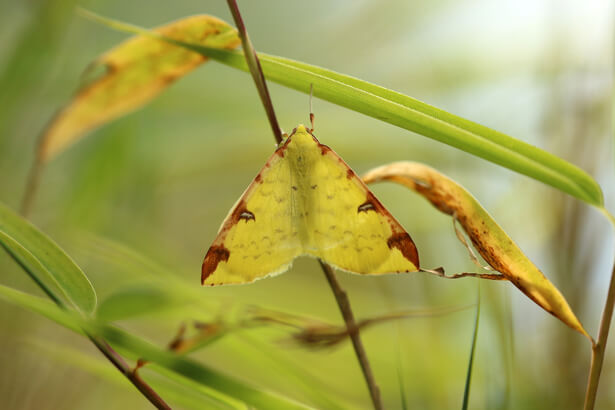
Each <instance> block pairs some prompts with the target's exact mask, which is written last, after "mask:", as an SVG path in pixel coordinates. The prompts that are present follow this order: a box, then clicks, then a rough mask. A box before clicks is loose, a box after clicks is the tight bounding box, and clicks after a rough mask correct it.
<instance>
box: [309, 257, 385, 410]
mask: <svg viewBox="0 0 615 410" xmlns="http://www.w3.org/2000/svg"><path fill="white" fill-rule="evenodd" d="M319 262H320V266H321V268H322V270H323V272H324V273H325V276H326V277H327V281H328V282H329V285H330V286H331V290H332V291H333V294H334V295H335V300H337V305H338V306H339V308H340V311H341V312H342V316H343V317H344V322H346V328H347V329H348V334H349V335H350V340H352V346H353V347H354V351H355V353H356V355H357V359H358V360H359V364H360V365H361V370H362V371H363V376H364V377H365V382H366V383H367V387H368V389H369V395H370V396H371V398H372V403H373V404H374V408H375V409H376V410H381V409H382V408H383V407H382V400H381V398H380V389H379V388H378V385H377V384H376V380H375V379H374V374H373V372H372V368H371V366H370V364H369V360H368V359H367V354H366V353H365V348H364V347H363V342H361V337H360V336H359V328H358V326H357V324H356V321H355V318H354V314H353V313H352V308H351V306H350V301H349V300H348V295H347V294H346V291H344V289H342V288H341V286H340V284H339V282H338V281H337V278H336V277H335V273H334V272H333V269H332V268H331V266H329V265H327V264H326V263H324V262H323V261H321V260H319Z"/></svg>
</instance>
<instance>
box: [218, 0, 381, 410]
mask: <svg viewBox="0 0 615 410" xmlns="http://www.w3.org/2000/svg"><path fill="white" fill-rule="evenodd" d="M227 3H228V6H229V9H230V10H231V14H232V15H233V19H234V20H235V24H236V25H237V29H238V30H239V36H240V37H241V44H242V46H243V53H244V55H245V57H246V62H247V64H248V67H249V68H250V73H251V74H252V78H253V79H254V83H255V85H256V88H257V90H258V94H259V95H260V97H261V102H262V103H263V106H264V107H265V111H266V112H267V118H268V119H269V124H270V125H271V130H272V131H273V136H274V138H275V140H276V142H277V143H278V144H279V143H280V142H282V130H281V129H280V126H279V125H278V120H277V118H276V116H275V110H274V108H273V103H272V102H271V96H270V95H269V91H268V89H267V83H266V82H265V76H264V75H263V70H262V68H261V65H260V62H259V61H258V57H257V55H256V51H255V50H254V47H253V46H252V43H251V42H250V38H249V37H248V32H247V30H246V27H245V25H244V23H243V19H242V18H241V13H240V12H239V7H238V6H237V1H236V0H227ZM310 114H311V113H310ZM320 266H321V267H322V270H323V271H324V273H325V276H326V277H327V280H328V281H329V285H331V290H332V291H333V294H334V295H335V299H336V300H337V304H338V306H339V308H340V310H341V312H342V316H343V317H344V321H345V322H346V328H347V330H348V334H349V335H350V338H351V340H352V345H353V346H354V350H355V353H356V354H357V359H358V360H359V364H360V365H361V369H362V370H363V375H364V376H365V381H366V382H367V386H368V388H369V393H370V396H371V398H372V402H373V403H374V408H375V409H377V410H380V409H382V402H381V400H380V390H379V389H378V386H377V385H376V382H375V380H374V375H373V373H372V370H371V367H370V364H369V360H368V359H367V355H366V354H365V349H364V348H363V343H362V342H361V339H360V337H359V329H358V327H357V324H356V322H355V319H354V314H353V313H352V308H351V307H350V302H349V301H348V296H347V295H346V292H345V291H344V290H343V289H342V288H341V287H340V285H339V283H338V282H337V279H336V278H335V273H334V272H333V269H331V267H330V266H329V265H327V264H326V263H324V262H322V261H320Z"/></svg>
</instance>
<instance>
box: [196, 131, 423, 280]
mask: <svg viewBox="0 0 615 410" xmlns="http://www.w3.org/2000/svg"><path fill="white" fill-rule="evenodd" d="M300 255H311V256H313V257H316V258H320V259H321V260H323V261H325V262H327V263H329V264H331V265H333V266H335V267H336V268H338V269H342V270H345V271H348V272H352V273H359V274H383V273H399V272H412V271H416V270H418V267H419V259H418V253H417V250H416V246H415V245H414V242H413V241H412V239H411V238H410V235H408V233H407V232H406V231H405V230H404V228H403V227H402V226H401V225H400V224H399V222H397V221H396V220H395V218H394V217H393V216H392V215H391V214H390V213H389V212H388V211H387V210H386V209H385V208H384V206H383V205H382V204H381V203H380V201H378V199H377V198H376V197H375V196H374V195H373V194H372V193H371V191H370V190H369V189H368V188H367V186H365V184H364V183H363V182H362V181H361V179H360V178H359V177H358V176H357V175H356V174H355V173H354V172H353V171H352V170H351V169H350V168H349V167H348V165H346V163H345V162H344V161H343V160H342V159H341V158H340V157H339V156H338V155H337V154H336V153H335V152H333V150H331V149H330V148H329V147H327V146H326V145H322V144H320V143H319V142H318V140H317V139H316V138H315V137H314V136H313V135H312V134H311V133H310V132H309V131H308V130H307V129H306V128H305V127H304V126H302V125H300V126H299V127H297V128H296V130H295V131H293V133H292V134H291V135H290V136H289V137H288V138H287V139H286V140H285V142H284V143H283V144H282V145H281V146H280V147H279V148H278V149H277V150H276V151H275V152H274V154H273V155H272V156H271V158H269V160H268V161H267V163H266V164H265V166H264V167H263V168H262V169H261V171H260V172H259V173H258V175H257V176H256V178H254V181H252V183H251V184H250V185H249V186H248V188H247V189H246V191H245V192H244V193H243V195H242V196H241V198H240V199H239V201H237V203H236V204H235V206H234V207H233V209H232V210H231V212H230V213H229V215H228V216H227V217H226V219H225V220H224V222H223V223H222V226H221V227H220V230H219V232H218V236H217V237H216V239H215V240H214V242H213V244H212V245H211V247H210V248H209V250H208V252H207V254H206V256H205V260H204V262H203V267H202V276H201V280H202V283H203V284H205V285H211V286H213V285H224V284H238V283H249V282H253V281H254V280H256V279H260V278H263V277H266V276H269V275H275V274H278V273H282V272H284V271H286V270H287V269H288V268H289V266H290V265H291V263H292V261H293V259H295V258H296V257H297V256H300Z"/></svg>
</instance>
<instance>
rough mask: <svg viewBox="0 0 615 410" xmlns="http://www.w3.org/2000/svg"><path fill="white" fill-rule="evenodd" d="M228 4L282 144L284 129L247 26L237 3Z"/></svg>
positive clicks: (271, 123)
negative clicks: (274, 107)
mask: <svg viewBox="0 0 615 410" xmlns="http://www.w3.org/2000/svg"><path fill="white" fill-rule="evenodd" d="M227 3H228V7H229V9H230V10H231V14H232V15H233V19H234V20H235V24H237V30H239V37H241V45H242V47H243V53H244V55H245V56H246V61H247V63H248V67H249V68H250V74H252V79H253V80H254V84H256V89H257V90H258V95H259V96H260V97H261V102H262V103H263V106H264V107H265V111H266V112H267V118H268V119H269V124H270V125H271V131H272V132H273V136H274V138H275V141H276V143H278V144H279V143H280V142H282V129H281V128H280V125H279V124H278V119H277V118H276V116H275V110H274V109H273V103H272V102H271V96H270V95H269V90H268V89H267V83H265V76H264V74H263V70H262V68H261V63H260V61H258V57H257V56H256V51H255V49H254V47H253V46H252V42H251V41H250V37H249V36H248V32H247V30H246V26H245V25H244V24H243V19H242V18H241V13H240V12H239V7H238V6H237V1H235V0H227Z"/></svg>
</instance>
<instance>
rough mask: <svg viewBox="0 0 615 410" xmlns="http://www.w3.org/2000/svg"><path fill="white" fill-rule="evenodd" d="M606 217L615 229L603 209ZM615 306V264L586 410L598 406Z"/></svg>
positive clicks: (612, 219) (591, 369) (595, 346)
mask: <svg viewBox="0 0 615 410" xmlns="http://www.w3.org/2000/svg"><path fill="white" fill-rule="evenodd" d="M601 211H602V213H604V214H605V215H606V217H607V218H608V219H609V221H610V222H611V224H612V225H613V227H615V217H613V215H611V214H610V213H609V212H608V211H607V210H606V209H604V208H602V209H601ZM613 306H615V264H614V265H613V269H612V271H611V280H610V283H609V288H608V292H607V295H606V302H605V303H604V310H603V311H602V319H601V320H600V330H599V331H598V339H597V340H596V342H595V343H594V344H593V346H592V360H591V365H590V367H589V378H588V380H587V390H585V404H584V406H583V409H584V410H593V408H594V405H595V404H596V394H597V392H598V383H599V381H600V372H601V371H602V364H603V362H604V354H605V352H606V342H607V339H608V337H609V329H610V327H611V321H612V318H613Z"/></svg>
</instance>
